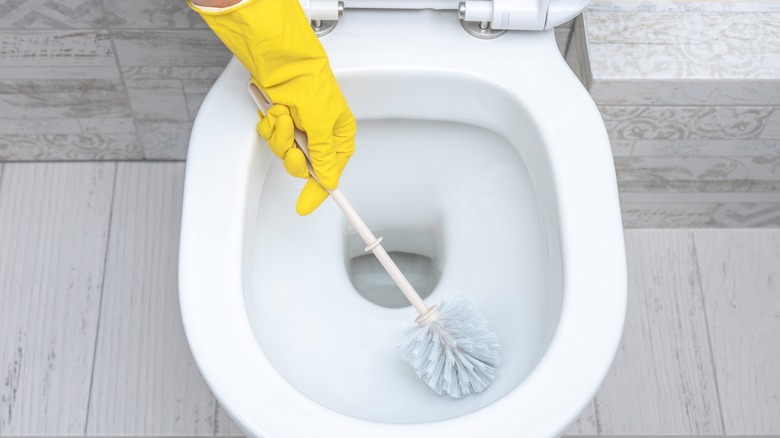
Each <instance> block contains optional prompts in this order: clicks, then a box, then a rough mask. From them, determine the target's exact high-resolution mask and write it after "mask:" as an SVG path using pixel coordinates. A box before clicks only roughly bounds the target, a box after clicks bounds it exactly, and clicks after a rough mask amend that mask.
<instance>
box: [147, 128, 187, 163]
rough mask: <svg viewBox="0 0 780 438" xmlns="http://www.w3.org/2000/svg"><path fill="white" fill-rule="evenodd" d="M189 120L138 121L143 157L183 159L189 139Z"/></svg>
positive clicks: (185, 156) (185, 155)
mask: <svg viewBox="0 0 780 438" xmlns="http://www.w3.org/2000/svg"><path fill="white" fill-rule="evenodd" d="M191 130H192V123H191V122H178V123H177V122H147V121H143V122H138V133H139V136H140V139H141V143H142V144H143V149H144V158H146V159H151V160H184V159H186V158H187V146H188V144H189V141H190V131H191Z"/></svg>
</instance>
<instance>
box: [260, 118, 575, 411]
mask: <svg viewBox="0 0 780 438" xmlns="http://www.w3.org/2000/svg"><path fill="white" fill-rule="evenodd" d="M356 143H357V150H356V153H355V155H354V157H353V159H352V160H351V162H350V164H349V165H348V166H347V170H346V172H345V173H344V176H343V177H342V181H341V188H342V190H343V191H344V193H345V194H347V195H348V196H349V197H350V199H351V201H352V203H353V204H354V206H355V208H357V209H358V211H359V212H360V213H361V215H362V216H363V217H364V219H365V220H366V222H367V223H368V224H369V226H370V227H371V228H372V229H373V230H374V232H375V234H376V235H377V236H384V238H385V240H384V241H383V244H384V245H385V247H386V248H387V249H388V251H389V252H390V253H391V255H396V257H397V258H398V259H399V260H400V263H401V264H402V265H405V266H406V267H407V269H412V270H413V274H414V275H412V276H410V277H413V278H415V280H414V281H416V282H418V283H419V285H423V284H424V285H425V290H424V295H430V296H429V298H428V299H427V300H428V301H429V303H431V304H433V303H437V302H441V301H443V300H446V299H447V298H448V297H451V296H453V295H455V294H456V293H458V292H464V293H466V294H467V295H468V296H469V297H471V298H472V299H473V301H474V302H475V304H476V306H477V307H478V308H479V309H480V310H481V312H482V313H483V314H484V316H485V317H486V318H487V319H488V321H489V322H490V323H491V325H492V326H493V328H494V329H495V331H496V333H497V335H498V337H499V341H500V343H501V346H502V364H501V366H500V367H499V368H498V369H497V377H496V380H495V381H494V383H493V384H492V385H491V387H489V388H488V389H487V390H486V391H485V392H483V393H480V394H477V395H473V396H470V397H468V398H465V399H461V400H453V399H449V398H446V397H441V396H438V395H436V394H435V393H433V392H432V391H431V390H430V389H428V388H427V386H426V385H424V384H423V383H421V382H420V381H419V379H417V377H416V376H415V375H414V371H413V370H412V369H411V368H409V367H408V365H407V364H406V363H405V362H404V360H403V359H402V358H401V357H400V355H399V353H398V351H397V350H396V345H397V344H398V342H400V340H401V338H402V336H403V331H404V328H406V327H408V326H410V325H411V324H413V320H414V317H415V316H416V314H415V312H414V310H413V309H412V308H411V307H408V306H404V305H403V304H402V302H400V301H396V300H395V299H394V298H393V297H392V294H391V293H390V292H391V290H389V289H388V288H387V287H386V286H387V285H386V284H385V283H383V281H384V277H382V276H383V275H385V274H384V273H383V272H382V271H381V270H379V269H375V267H372V266H370V263H367V262H366V261H365V259H363V258H361V257H363V254H362V248H361V247H360V245H359V244H358V243H356V242H357V241H356V239H355V238H354V235H353V234H352V232H351V231H350V227H349V225H348V224H347V223H346V221H345V219H344V218H343V215H342V214H341V212H340V211H339V210H338V207H336V206H335V205H334V204H333V203H330V202H327V201H326V203H325V204H323V206H322V207H321V208H320V209H319V210H317V211H316V212H315V213H313V214H312V215H310V216H307V217H299V216H297V215H296V214H295V209H294V204H295V199H296V197H297V193H298V192H299V191H300V188H301V186H302V182H301V181H300V180H297V179H294V178H292V177H290V176H289V175H287V174H286V173H285V172H284V170H283V168H282V166H281V163H279V162H278V161H274V162H272V163H271V165H270V166H271V167H270V168H269V170H268V173H267V175H266V177H265V180H264V182H263V188H262V190H261V194H260V199H259V203H258V214H257V218H256V221H255V223H254V230H253V232H252V233H250V235H249V237H248V240H247V247H246V248H245V255H246V256H245V273H244V280H245V299H246V304H247V311H248V316H249V319H250V322H251V324H252V328H253V330H254V332H255V336H256V338H257V341H258V343H259V345H260V347H261V348H262V350H263V352H264V354H265V355H266V356H267V357H268V359H269V361H270V362H271V363H272V364H273V365H274V367H275V368H276V369H277V371H278V372H279V374H280V375H281V376H282V377H284V379H286V380H287V382H289V383H290V384H291V385H292V386H293V387H295V388H296V389H297V390H298V391H299V392H301V393H302V394H304V395H305V396H307V397H309V398H310V399H312V400H314V401H316V402H318V403H320V404H322V405H323V406H325V407H328V408H330V409H332V410H334V411H337V412H340V413H343V414H346V415H350V416H354V417H357V418H362V419H366V420H373V421H381V422H392V423H420V422H429V421H437V420H443V419H448V418H453V417H457V416H460V415H463V414H466V413H468V412H472V411H475V410H477V409H479V408H481V407H484V406H487V405H488V404H490V403H492V402H494V401H495V400H497V399H499V398H501V397H502V396H503V395H505V394H506V393H507V392H509V391H511V390H512V389H513V388H515V387H516V386H517V385H519V384H521V382H522V381H523V379H524V378H525V377H526V376H527V375H528V374H529V373H530V372H531V370H532V369H533V367H534V366H535V365H536V364H537V363H538V361H539V359H540V358H541V356H542V354H543V353H544V350H545V349H546V347H547V344H548V343H549V340H550V337H551V336H552V330H553V327H554V325H555V319H556V318H557V312H558V306H559V304H560V285H559V284H557V282H556V281H555V280H554V279H555V278H559V273H558V272H553V271H555V267H554V266H551V264H550V257H551V255H550V254H549V251H548V247H547V244H548V242H546V238H545V233H546V231H545V227H544V225H543V223H542V219H541V216H542V215H541V214H540V211H539V207H538V204H539V203H538V200H537V198H536V194H535V190H534V187H533V184H532V182H531V179H530V177H529V174H528V169H526V167H525V165H524V163H523V161H522V159H521V156H520V154H518V152H517V149H516V147H522V145H513V144H510V143H509V142H508V141H507V140H506V139H505V138H503V137H501V136H499V135H497V134H496V133H494V132H492V131H489V130H486V129H483V128H481V127H477V126H473V125H467V124H461V123H450V122H440V121H424V120H396V119H384V120H363V121H359V124H358V134H357V137H356ZM401 267H402V269H403V268H404V266H401ZM415 286H418V285H415ZM398 295H399V299H401V300H402V299H403V297H402V296H400V292H398Z"/></svg>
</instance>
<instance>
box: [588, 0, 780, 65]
mask: <svg viewBox="0 0 780 438" xmlns="http://www.w3.org/2000/svg"><path fill="white" fill-rule="evenodd" d="M778 20H780V12H771V13H770V12H767V13H761V12H756V13H749V14H748V13H746V14H731V13H707V14H696V13H653V14H647V13H609V12H587V13H586V14H585V15H584V23H585V27H586V32H587V36H588V50H589V53H590V55H591V56H590V58H591V70H592V72H593V75H594V77H595V78H622V79H632V78H633V79H664V78H666V79H670V78H671V79H683V78H684V79H716V78H736V79H746V78H750V79H778V78H780V57H778V56H777V49H776V48H777V47H778V46H780V27H779V26H777V23H778Z"/></svg>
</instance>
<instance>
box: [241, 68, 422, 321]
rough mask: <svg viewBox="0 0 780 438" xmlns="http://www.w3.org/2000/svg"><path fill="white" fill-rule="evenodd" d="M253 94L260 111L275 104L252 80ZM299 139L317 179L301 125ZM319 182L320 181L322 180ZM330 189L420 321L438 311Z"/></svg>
mask: <svg viewBox="0 0 780 438" xmlns="http://www.w3.org/2000/svg"><path fill="white" fill-rule="evenodd" d="M249 93H250V94H251V95H252V98H253V99H254V101H255V103H256V104H257V106H258V107H259V108H260V110H261V111H263V113H264V114H265V113H267V112H268V109H269V108H270V107H271V105H272V104H271V102H270V101H269V100H268V98H267V97H266V96H265V94H263V92H262V91H261V90H260V89H259V88H257V86H256V85H255V84H253V83H251V82H250V84H249ZM295 142H296V143H298V147H299V148H300V149H301V151H303V154H304V155H305V156H306V161H307V162H308V165H309V173H311V174H312V176H313V177H314V179H315V180H316V179H317V176H316V175H315V174H314V170H313V169H312V166H311V159H310V158H309V140H308V138H307V137H306V134H305V133H304V132H301V131H300V130H299V129H297V128H295ZM317 181H318V182H319V180H317ZM328 192H330V196H331V198H333V200H334V201H336V204H338V206H339V207H340V208H341V211H343V212H344V214H345V215H346V216H347V219H349V222H350V223H351V224H352V226H353V227H354V228H355V231H357V232H358V234H359V235H360V237H361V238H363V242H365V243H366V249H365V251H366V252H368V251H371V252H372V253H374V255H375V256H376V258H377V259H378V260H379V263H381V264H382V266H383V267H384V268H385V270H386V271H387V273H388V274H390V277H391V278H392V279H393V281H394V282H395V284H396V285H398V288H399V289H401V292H403V294H404V296H405V297H406V299H407V300H409V302H410V303H411V304H412V306H413V307H414V309H415V310H417V313H419V314H420V318H418V322H420V321H422V320H424V319H426V318H427V317H428V316H430V315H431V314H432V312H434V311H435V306H433V307H430V308H429V307H428V306H426V305H425V303H423V300H422V298H420V294H418V293H417V291H416V290H414V287H413V286H412V285H411V283H409V280H407V279H406V276H405V275H404V274H403V272H401V270H400V269H398V266H397V265H396V264H395V262H394V261H393V259H392V258H390V255H389V254H387V251H385V249H384V247H382V243H381V242H382V238H381V237H380V238H378V239H377V238H376V236H374V233H372V232H371V229H370V228H368V225H366V223H365V222H364V221H363V218H361V217H360V215H359V214H358V213H357V211H355V208H354V207H352V204H350V203H349V201H347V198H346V197H344V194H343V193H341V190H339V189H338V188H337V189H335V190H328Z"/></svg>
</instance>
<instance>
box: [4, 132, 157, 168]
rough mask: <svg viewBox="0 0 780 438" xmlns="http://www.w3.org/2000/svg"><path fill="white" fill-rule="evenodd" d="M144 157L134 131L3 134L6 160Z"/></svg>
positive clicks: (124, 158) (123, 158)
mask: <svg viewBox="0 0 780 438" xmlns="http://www.w3.org/2000/svg"><path fill="white" fill-rule="evenodd" d="M142 157H143V154H142V152H141V149H140V148H139V147H138V141H137V140H136V136H135V133H133V134H94V135H85V134H27V135H18V134H9V135H2V134H0V160H2V161H30V160H36V161H41V160H43V161H51V160H57V161H67V160H126V159H140V158H142Z"/></svg>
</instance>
